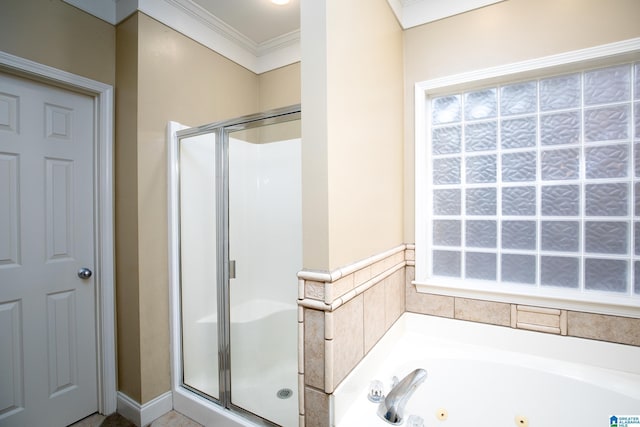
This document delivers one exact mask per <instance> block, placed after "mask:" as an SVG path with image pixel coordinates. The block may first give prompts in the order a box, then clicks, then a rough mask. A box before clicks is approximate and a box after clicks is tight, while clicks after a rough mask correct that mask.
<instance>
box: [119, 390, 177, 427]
mask: <svg viewBox="0 0 640 427" xmlns="http://www.w3.org/2000/svg"><path fill="white" fill-rule="evenodd" d="M172 409H173V395H172V393H171V392H170V391H168V392H166V393H164V394H161V395H160V396H158V397H156V398H155V399H153V400H150V401H149V402H147V403H145V404H144V405H141V404H139V403H138V402H136V401H135V400H133V399H132V398H130V397H129V396H127V395H126V394H124V393H122V392H120V391H119V392H118V413H119V414H120V415H122V416H123V417H125V418H126V419H128V420H129V421H131V422H132V423H134V424H135V425H137V426H138V427H144V426H147V425H149V424H151V423H152V422H153V421H154V420H156V419H158V418H160V417H161V416H163V415H164V414H166V413H167V412H169V411H171V410H172Z"/></svg>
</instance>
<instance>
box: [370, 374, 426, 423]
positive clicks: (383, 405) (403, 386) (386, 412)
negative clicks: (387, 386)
mask: <svg viewBox="0 0 640 427" xmlns="http://www.w3.org/2000/svg"><path fill="white" fill-rule="evenodd" d="M426 378H427V371H425V370H424V369H416V370H414V371H413V372H411V373H410V374H409V375H407V376H406V377H404V378H403V379H402V381H400V382H399V383H398V384H396V386H395V387H393V389H391V391H390V392H389V394H387V397H385V398H384V400H383V401H382V402H380V406H378V415H379V416H380V417H381V418H382V419H384V420H385V421H386V422H388V423H391V424H393V425H400V424H402V422H403V421H404V419H403V416H404V407H405V406H406V404H407V402H408V401H409V399H410V398H411V395H412V394H413V392H414V391H415V390H416V388H418V386H419V385H420V384H422V383H423V382H424V380H425V379H426Z"/></svg>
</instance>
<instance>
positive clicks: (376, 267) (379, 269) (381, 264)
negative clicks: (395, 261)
mask: <svg viewBox="0 0 640 427" xmlns="http://www.w3.org/2000/svg"><path fill="white" fill-rule="evenodd" d="M385 270H386V264H385V261H384V260H380V261H378V262H375V263H373V264H371V277H376V276H377V275H378V274H380V273H383V272H384V271H385Z"/></svg>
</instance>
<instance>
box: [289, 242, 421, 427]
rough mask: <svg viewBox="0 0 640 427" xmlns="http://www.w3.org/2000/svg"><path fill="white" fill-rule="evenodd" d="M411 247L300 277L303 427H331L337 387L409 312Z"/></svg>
mask: <svg viewBox="0 0 640 427" xmlns="http://www.w3.org/2000/svg"><path fill="white" fill-rule="evenodd" d="M407 253H408V251H407V246H406V245H401V246H398V247H396V248H393V249H391V250H389V251H387V252H384V253H381V254H379V255H377V256H374V257H371V258H368V259H366V260H363V261H360V262H357V263H355V264H352V265H350V266H348V267H344V268H341V269H337V270H334V271H332V272H331V273H319V272H312V271H302V272H300V273H299V274H298V277H299V296H298V298H299V299H298V305H299V318H298V321H299V325H300V329H299V336H300V337H301V338H302V339H301V340H300V341H299V342H300V345H299V349H298V354H299V364H298V372H299V374H300V383H299V390H300V402H299V403H300V406H299V407H300V413H301V414H300V426H305V427H315V426H329V425H330V423H331V421H330V399H331V394H332V393H333V391H334V390H335V387H336V386H337V385H338V384H339V383H340V382H341V381H342V380H343V379H344V378H345V377H346V376H347V374H348V373H349V372H351V370H352V369H353V368H354V367H355V366H356V365H357V364H358V363H359V362H360V361H361V360H362V358H363V357H364V356H365V355H366V354H367V353H368V352H369V350H370V349H371V348H372V347H373V346H374V345H375V343H376V342H378V340H379V339H380V338H381V337H382V336H383V335H384V334H385V332H386V331H387V330H388V329H389V328H390V327H391V326H392V325H393V323H394V322H395V321H396V320H397V319H398V318H399V317H400V315H402V313H404V311H405V307H404V302H405V295H404V292H405V268H406V265H407V263H408V262H411V261H410V260H408V259H407Z"/></svg>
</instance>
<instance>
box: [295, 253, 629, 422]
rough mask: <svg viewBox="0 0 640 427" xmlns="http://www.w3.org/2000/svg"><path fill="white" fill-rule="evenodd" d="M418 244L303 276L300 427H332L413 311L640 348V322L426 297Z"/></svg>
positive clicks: (478, 301) (600, 315)
mask: <svg viewBox="0 0 640 427" xmlns="http://www.w3.org/2000/svg"><path fill="white" fill-rule="evenodd" d="M414 260H415V252H414V245H412V244H408V245H401V246H399V247H397V248H394V249H391V250H389V251H387V252H384V253H381V254H379V255H377V256H374V257H371V258H369V259H367V260H363V261H361V262H358V263H355V264H353V265H350V266H348V267H344V268H341V269H338V270H335V271H333V272H331V273H319V272H312V271H302V272H300V273H299V275H298V276H299V296H298V298H299V299H298V305H299V308H298V310H299V311H298V313H299V317H298V322H299V337H300V340H299V349H298V355H299V363H298V372H299V390H300V396H299V403H300V405H299V407H300V413H301V414H300V426H301V427H316V426H330V425H331V422H332V420H331V399H332V393H333V392H334V390H335V388H336V387H337V386H338V384H340V382H341V381H342V380H343V379H344V378H345V377H346V375H347V374H348V373H349V372H350V371H351V370H352V369H353V368H354V367H355V366H356V365H357V364H358V363H359V362H360V361H361V360H362V359H363V358H364V356H365V355H366V354H367V353H368V352H369V350H371V348H372V347H373V346H374V345H375V344H376V342H377V341H378V340H379V339H380V338H381V337H382V336H383V335H384V334H385V332H386V331H387V330H388V329H389V328H390V327H391V326H392V325H393V323H394V322H395V321H396V320H397V319H398V318H399V317H400V315H401V314H402V313H403V312H405V311H407V312H413V313H418V314H425V315H433V316H439V317H448V318H453V319H460V320H467V321H472V322H479V323H488V324H493V325H500V326H505V327H511V328H515V329H523V330H529V331H537V332H543V333H550V334H557V335H563V336H573V337H579V338H587V339H594V340H600V341H609V342H615V343H620V344H627V345H633V346H640V319H638V318H628V317H619V316H610V315H602V314H593V313H585V312H577V311H570V310H560V309H550V308H544V307H531V306H523V305H518V304H509V303H500V302H493V301H484V300H477V299H469V298H461V297H451V296H445V295H437V294H427V293H419V292H417V291H416V288H415V286H414V285H413V284H412V281H413V279H414V277H415V262H414Z"/></svg>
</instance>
